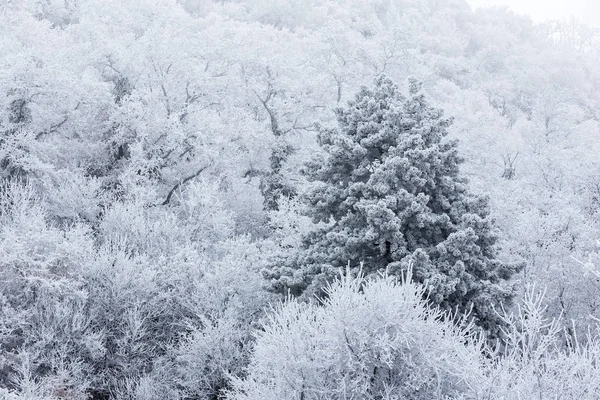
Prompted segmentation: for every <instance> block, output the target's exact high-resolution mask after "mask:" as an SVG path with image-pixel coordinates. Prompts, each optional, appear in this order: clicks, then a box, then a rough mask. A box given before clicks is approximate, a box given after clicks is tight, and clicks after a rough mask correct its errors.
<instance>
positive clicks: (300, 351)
mask: <svg viewBox="0 0 600 400" xmlns="http://www.w3.org/2000/svg"><path fill="white" fill-rule="evenodd" d="M327 292H328V296H327V298H326V299H324V300H323V304H322V305H316V304H306V303H301V302H298V301H296V300H293V299H289V301H288V302H287V303H285V304H284V305H282V306H280V307H278V308H277V309H276V310H275V311H274V313H273V314H272V315H271V317H270V318H269V320H268V321H267V322H266V323H265V325H264V329H263V330H262V331H259V332H258V334H257V341H256V345H255V348H254V353H253V355H252V360H251V363H250V366H249V368H248V371H247V372H248V376H247V378H246V379H238V380H236V381H235V383H234V388H233V390H232V391H231V392H230V393H229V395H228V396H229V397H228V398H229V399H230V400H233V399H235V400H243V399H247V400H257V399H261V400H269V399H273V400H275V399H277V400H280V399H303V400H310V399H351V398H353V399H428V400H429V399H443V398H455V397H459V396H463V395H468V394H472V395H473V397H476V395H477V392H478V390H479V388H480V387H482V386H481V385H482V384H484V382H485V381H486V377H485V376H484V374H483V369H482V367H483V363H484V360H483V356H482V351H481V350H482V346H483V343H482V340H481V336H479V335H477V334H475V331H474V330H472V328H471V326H470V325H469V324H464V323H459V321H456V320H454V319H453V318H452V317H451V316H450V315H448V314H446V313H444V312H442V311H440V310H439V309H437V308H432V307H430V306H428V305H427V303H426V302H425V301H424V300H423V295H424V294H425V289H424V288H423V287H422V286H420V285H418V284H416V283H414V282H412V281H411V280H410V277H406V276H405V277H404V279H403V282H401V281H398V280H396V279H394V278H392V277H389V276H386V277H383V278H381V279H376V280H364V279H363V278H349V277H345V278H342V279H341V280H338V281H336V282H335V283H333V284H332V285H331V286H330V287H329V288H328V290H327Z"/></svg>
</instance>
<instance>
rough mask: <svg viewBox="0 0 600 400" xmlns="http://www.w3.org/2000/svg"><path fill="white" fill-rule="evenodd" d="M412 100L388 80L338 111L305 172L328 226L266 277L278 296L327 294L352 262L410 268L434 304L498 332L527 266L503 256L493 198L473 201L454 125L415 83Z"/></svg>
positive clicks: (368, 270)
mask: <svg viewBox="0 0 600 400" xmlns="http://www.w3.org/2000/svg"><path fill="white" fill-rule="evenodd" d="M409 86H410V87H409V95H408V97H405V96H403V95H402V94H401V93H400V92H399V90H398V88H397V87H396V85H395V84H394V83H393V82H392V81H391V80H390V79H389V78H387V77H384V76H381V77H379V78H378V79H377V80H376V87H375V88H374V89H368V88H363V89H362V90H361V91H360V92H359V93H358V95H357V96H356V98H355V100H353V101H351V102H349V104H348V106H347V107H346V108H341V109H338V110H337V116H338V123H339V128H338V129H322V130H321V133H320V143H321V146H322V147H323V149H324V150H325V153H326V156H325V157H324V158H323V157H321V158H317V159H315V160H313V161H312V162H311V163H310V164H308V165H307V168H306V171H305V174H306V175H307V177H308V178H309V180H310V181H311V183H312V184H311V186H310V188H309V189H308V190H307V191H306V193H305V194H304V195H303V199H304V201H305V202H306V204H307V206H308V208H309V210H310V215H311V216H312V217H313V219H314V221H315V222H324V223H326V224H325V227H323V228H319V229H317V230H315V231H313V232H311V233H310V234H308V235H306V237H305V238H304V239H305V242H304V243H305V244H304V248H303V249H302V250H301V251H300V252H298V253H297V254H293V255H290V256H287V257H285V258H284V259H280V260H278V262H277V263H276V265H275V266H274V267H272V268H271V269H270V270H269V271H268V272H267V274H266V275H267V277H268V278H269V279H270V280H271V282H272V287H273V289H274V290H275V291H278V292H281V293H287V292H288V291H289V292H291V293H292V294H295V295H300V294H303V293H304V294H310V295H312V294H321V290H322V289H323V287H324V286H325V285H326V284H327V282H329V281H330V280H331V279H332V278H333V277H334V276H335V275H336V274H338V273H339V272H338V271H339V268H340V267H344V266H345V265H346V264H347V263H350V265H351V267H352V268H355V269H357V268H359V266H360V264H361V263H363V267H362V268H363V272H364V273H365V274H367V275H373V274H377V273H378V272H382V271H384V270H386V269H387V270H388V271H389V272H390V273H392V274H395V275H400V273H401V271H403V270H406V269H407V268H409V265H411V264H412V268H413V273H414V279H415V280H416V281H418V282H421V283H425V284H426V285H427V286H428V288H429V290H430V293H429V299H430V300H431V301H432V302H433V303H435V304H439V305H440V306H441V307H442V308H443V309H447V310H455V309H456V308H458V310H459V311H460V312H461V313H467V312H468V311H469V310H470V308H471V307H473V316H474V317H475V320H476V322H477V324H478V325H480V326H482V327H483V328H484V329H486V330H487V331H489V332H491V333H497V332H496V331H497V327H498V324H499V321H498V318H497V316H496V313H495V312H494V310H493V308H492V306H494V305H497V304H498V303H499V302H500V301H509V300H510V299H511V298H512V296H513V288H512V286H511V285H509V284H507V282H506V280H507V279H509V278H510V277H511V276H512V275H513V274H514V273H515V272H517V271H518V270H519V269H520V268H521V267H522V266H521V265H516V264H507V263H503V262H501V261H499V260H498V259H497V258H496V248H495V244H496V241H497V237H496V235H495V233H494V227H493V224H492V221H491V220H490V218H489V216H488V215H489V210H488V201H487V199H486V198H483V197H477V196H474V195H471V194H470V193H469V192H468V190H467V182H466V180H465V179H464V178H462V177H461V176H460V174H459V165H460V163H461V162H462V160H461V158H460V156H459V155H458V151H457V142H456V141H451V140H447V139H445V136H446V135H447V128H448V126H449V125H450V123H451V120H450V119H447V118H444V117H443V116H442V111H441V110H439V109H436V108H433V107H431V106H430V105H428V103H427V102H426V101H425V98H424V96H423V95H422V94H421V93H420V84H419V83H418V82H416V81H414V80H411V81H410V85H409Z"/></svg>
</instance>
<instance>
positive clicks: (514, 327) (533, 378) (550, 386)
mask: <svg viewBox="0 0 600 400" xmlns="http://www.w3.org/2000/svg"><path fill="white" fill-rule="evenodd" d="M503 318H504V319H505V321H506V323H507V328H506V331H505V343H504V349H503V351H501V352H499V353H497V354H494V355H493V359H492V361H491V362H490V363H489V364H488V368H489V370H488V371H487V375H488V377H489V386H488V388H487V389H486V390H485V391H484V396H483V397H484V398H488V399H493V400H495V399H498V400H499V399H581V400H587V399H589V400H592V399H597V398H598V394H599V393H600V336H599V335H598V333H600V332H599V331H598V330H597V329H596V330H595V331H592V330H590V331H589V334H588V338H587V340H586V341H585V343H584V342H583V341H581V342H580V341H579V340H578V339H577V337H571V336H568V335H567V334H566V332H565V330H564V329H563V328H562V326H563V324H562V323H561V321H559V320H558V319H550V318H548V317H547V316H546V313H545V305H544V292H541V291H536V290H535V288H533V287H532V288H529V290H528V291H527V295H526V296H525V298H524V299H523V301H522V303H521V304H520V305H519V307H518V309H517V311H516V313H511V314H508V313H503ZM565 340H566V341H567V343H568V346H567V347H566V348H565V346H564V343H565Z"/></svg>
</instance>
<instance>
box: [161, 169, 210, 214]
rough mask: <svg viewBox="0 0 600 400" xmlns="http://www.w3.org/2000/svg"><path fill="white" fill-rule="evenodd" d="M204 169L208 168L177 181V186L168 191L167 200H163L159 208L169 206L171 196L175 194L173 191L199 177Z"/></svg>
mask: <svg viewBox="0 0 600 400" xmlns="http://www.w3.org/2000/svg"><path fill="white" fill-rule="evenodd" d="M206 168H208V166H207V165H205V166H204V167H202V168H200V169H199V170H198V171H196V172H194V173H193V174H192V175H190V176H187V177H185V178H183V179H182V180H181V181H179V183H177V185H175V186H173V189H171V190H170V191H169V193H168V194H167V198H166V199H165V201H163V202H162V203H161V206H166V205H167V204H169V203H170V202H171V197H173V194H174V193H175V191H177V190H178V189H179V188H181V186H183V185H185V184H186V183H188V182H189V181H191V180H192V179H194V178H196V177H198V175H200V174H201V173H202V172H203V171H204V170H205V169H206Z"/></svg>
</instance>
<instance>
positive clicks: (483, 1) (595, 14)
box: [468, 0, 600, 26]
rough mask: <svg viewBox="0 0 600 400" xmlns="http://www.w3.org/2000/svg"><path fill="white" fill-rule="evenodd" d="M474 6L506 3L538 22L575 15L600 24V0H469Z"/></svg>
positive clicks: (591, 22)
mask: <svg viewBox="0 0 600 400" xmlns="http://www.w3.org/2000/svg"><path fill="white" fill-rule="evenodd" d="M468 1H469V3H471V5H472V6H474V7H485V6H496V5H505V6H508V7H510V8H511V9H513V10H514V11H515V12H517V13H519V14H529V15H530V16H531V17H532V19H533V20H534V21H536V22H542V21H544V20H546V19H560V18H562V17H567V16H569V15H574V16H575V17H577V18H579V19H580V20H582V21H585V22H587V23H590V24H593V25H597V26H600V0H468Z"/></svg>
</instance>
